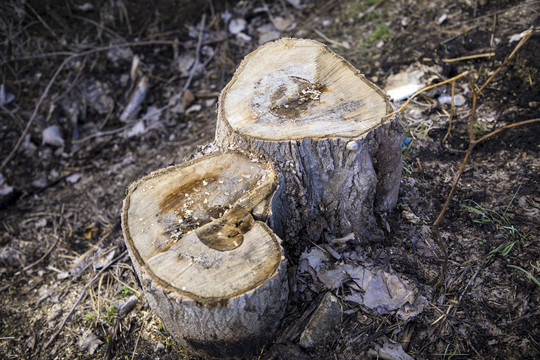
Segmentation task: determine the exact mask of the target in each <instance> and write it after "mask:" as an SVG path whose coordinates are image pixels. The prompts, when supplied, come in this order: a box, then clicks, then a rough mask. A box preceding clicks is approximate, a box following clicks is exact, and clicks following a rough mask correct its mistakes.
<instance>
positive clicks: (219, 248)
mask: <svg viewBox="0 0 540 360" xmlns="http://www.w3.org/2000/svg"><path fill="white" fill-rule="evenodd" d="M276 183H277V177H276V173H275V171H274V169H273V167H272V166H271V165H270V164H265V163H262V162H260V161H259V160H258V159H257V158H250V157H248V156H247V155H243V154H241V153H238V152H226V153H214V154H212V155H208V156H204V157H201V158H198V159H196V160H193V161H191V162H189V163H186V164H182V165H179V166H173V167H169V168H166V169H162V170H159V171H156V172H153V173H151V174H150V175H148V176H146V177H144V178H142V179H141V180H139V181H137V182H136V183H134V184H133V185H131V187H130V188H129V190H128V194H127V197H126V199H125V201H124V208H123V215H122V228H123V232H124V237H125V241H126V244H127V248H128V250H129V253H130V256H131V259H132V262H133V265H134V268H135V270H136V272H137V274H138V276H139V279H140V280H141V283H142V286H143V288H144V291H145V294H146V298H147V299H148V302H149V304H150V307H151V308H152V310H153V311H154V312H155V313H156V314H157V315H158V316H159V317H160V318H161V320H162V322H163V325H164V326H165V328H166V329H167V330H168V331H169V332H170V333H171V334H172V335H173V336H174V337H175V338H176V339H177V340H178V341H179V342H180V343H181V344H182V345H183V346H185V347H186V348H187V349H188V350H190V351H191V352H192V353H195V354H197V355H199V356H202V357H203V358H214V357H217V358H234V357H238V356H243V355H244V354H246V353H254V352H257V351H259V350H260V349H261V347H262V346H263V345H264V344H265V343H266V342H267V341H268V340H269V339H270V338H271V337H272V335H273V333H274V332H275V330H276V328H277V326H278V325H279V322H280V320H281V317H282V316H283V313H284V311H285V307H286V305H287V298H288V284H287V279H286V262H285V258H284V256H283V251H282V247H281V244H280V240H279V238H278V237H277V236H276V235H274V233H273V232H272V230H270V228H269V227H268V226H267V225H266V224H265V223H263V222H261V221H258V220H257V218H264V217H265V216H268V213H269V200H270V198H271V196H272V194H273V192H274V189H275V187H276Z"/></svg>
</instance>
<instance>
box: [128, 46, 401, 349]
mask: <svg viewBox="0 0 540 360" xmlns="http://www.w3.org/2000/svg"><path fill="white" fill-rule="evenodd" d="M392 112H393V107H392V104H391V103H390V101H389V98H388V96H386V95H385V94H384V93H383V92H382V91H380V90H379V89H378V88H377V87H376V86H375V85H373V84H372V83H371V82H369V81H368V80H366V79H365V78H364V76H362V75H361V74H360V73H359V72H358V71H357V70H356V69H354V67H352V66H351V65H350V64H349V63H348V62H347V61H345V60H344V59H343V58H341V57H339V56H338V55H336V54H334V53H333V52H332V51H330V50H329V49H328V48H327V47H326V46H324V45H322V44H320V43H318V42H316V41H312V40H297V39H281V40H278V41H276V42H273V43H269V44H266V45H264V46H262V47H260V48H259V49H257V50H256V51H255V52H253V53H251V54H250V55H248V56H247V57H246V58H245V59H244V60H243V61H242V63H241V64H240V67H239V68H238V70H237V71H236V73H235V75H234V77H233V79H232V81H231V82H230V83H229V84H228V85H227V86H226V87H225V89H224V90H223V92H222V93H221V96H220V102H219V110H218V124H217V130H216V140H215V144H216V145H217V149H218V152H216V153H214V154H211V155H207V156H203V157H200V158H198V159H196V160H193V161H190V162H188V163H186V164H183V165H179V166H174V167H170V168H166V169H163V170H159V171H156V172H154V173H152V174H150V175H148V176H146V177H144V178H143V179H141V180H139V181H137V182H136V183H135V184H133V185H132V186H131V187H130V189H129V191H128V194H127V197H126V199H125V201H124V209H123V214H122V228H123V231H124V237H125V240H126V244H127V248H128V250H129V252H130V256H131V259H132V261H133V265H134V268H135V270H136V272H137V274H138V276H139V279H140V280H141V283H142V285H143V288H144V291H145V293H146V297H147V299H148V302H149V304H150V306H151V307H152V309H153V310H154V312H155V313H156V314H157V315H158V316H159V317H160V318H161V320H162V321H163V324H164V325H165V327H166V328H167V330H168V331H169V332H170V333H171V334H172V335H173V336H174V337H175V338H176V339H177V340H178V341H179V342H180V343H181V344H182V345H184V346H185V347H186V348H188V349H189V350H190V351H191V352H193V353H195V354H197V355H200V356H202V357H204V358H214V357H222V358H234V357H241V356H243V355H245V354H249V353H254V352H255V351H258V350H260V348H261V347H262V346H263V345H264V344H265V343H266V342H267V341H268V340H269V339H270V338H271V337H272V335H273V333H274V331H275V330H276V329H277V327H278V326H279V322H280V320H281V318H282V316H283V313H284V311H285V308H286V303H287V297H288V284H287V279H286V263H285V258H284V255H283V249H282V247H281V242H280V239H279V238H278V236H280V237H282V238H284V239H285V240H286V242H288V248H289V249H290V250H291V251H292V252H293V253H292V254H291V255H299V252H301V251H302V250H303V248H304V246H305V245H308V244H309V243H310V242H317V241H319V240H320V238H321V235H322V234H323V232H326V233H328V235H331V236H344V235H347V234H349V233H350V232H351V231H353V232H354V233H355V234H356V237H357V238H359V239H365V240H376V239H379V238H381V237H382V234H383V232H382V230H381V229H380V228H379V227H378V225H377V220H376V212H378V211H387V210H389V209H391V208H392V207H394V206H395V204H396V201H397V196H398V189H399V181H400V177H401V137H402V128H401V125H400V124H399V123H398V118H397V115H393V114H392ZM240 151H242V152H240ZM246 154H249V155H246ZM261 220H262V221H261ZM265 222H268V223H269V224H270V228H269V227H268V226H267V225H266V224H265ZM274 232H275V233H276V234H277V235H278V236H276V235H275V234H274Z"/></svg>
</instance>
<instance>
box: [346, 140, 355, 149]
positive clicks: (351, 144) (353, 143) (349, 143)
mask: <svg viewBox="0 0 540 360" xmlns="http://www.w3.org/2000/svg"><path fill="white" fill-rule="evenodd" d="M347 150H350V151H356V150H358V143H357V142H356V141H349V142H348V143H347Z"/></svg>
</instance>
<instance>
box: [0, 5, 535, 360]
mask: <svg viewBox="0 0 540 360" xmlns="http://www.w3.org/2000/svg"><path fill="white" fill-rule="evenodd" d="M165 3H167V4H161V5H159V6H153V5H151V2H147V1H142V0H140V1H139V0H137V1H129V2H128V1H125V2H122V1H118V2H108V1H107V2H103V4H102V6H97V5H95V4H93V3H91V2H88V3H85V2H83V1H76V2H75V1H71V2H64V1H54V0H48V1H27V2H25V3H23V2H20V1H16V0H10V1H6V2H2V4H0V14H2V15H0V34H1V35H2V36H0V75H1V80H0V83H2V88H1V91H0V104H1V106H0V114H1V115H0V161H2V163H1V164H0V166H1V168H0V174H1V176H0V304H1V305H0V358H2V359H98V358H99V359H157V358H159V359H178V358H181V359H189V358H190V357H189V354H186V352H185V350H183V349H182V348H181V347H179V346H178V345H177V344H176V343H175V342H174V340H173V339H172V338H171V337H169V336H168V334H167V332H166V331H165V329H163V327H162V325H161V322H160V321H159V319H158V318H157V317H156V316H155V315H154V314H153V313H152V311H151V310H150V309H149V307H148V304H147V303H146V301H145V299H144V296H143V294H142V290H141V288H140V284H139V283H138V280H137V278H136V276H135V274H134V272H133V269H132V267H131V262H130V259H129V257H128V256H127V254H126V253H125V245H124V243H123V239H122V233H121V230H120V213H121V206H122V200H123V198H124V196H125V190H126V189H127V187H128V185H129V184H130V183H131V182H133V181H135V180H136V179H138V178H140V177H142V176H144V175H145V174H148V173H149V172H151V171H152V170H156V169H159V168H162V167H165V166H167V165H172V164H178V163H181V162H182V161H184V160H185V159H189V157H190V154H193V153H194V152H195V151H197V148H198V147H200V146H203V145H205V144H208V143H209V142H210V141H212V139H213V136H214V130H215V120H216V101H217V97H218V95H219V92H220V90H221V89H222V88H223V87H224V86H225V84H226V83H227V82H228V81H229V80H230V78H231V76H232V73H233V72H234V69H235V67H236V66H237V65H238V64H239V62H240V60H241V59H242V58H243V57H244V56H245V55H247V54H248V53H249V52H251V51H253V50H254V49H255V48H256V47H257V46H258V44H259V43H260V42H261V43H262V42H265V41H268V40H273V39H276V38H278V37H284V36H288V37H304V38H311V39H315V40H318V41H321V42H323V43H325V44H327V45H329V46H330V47H331V48H332V49H333V50H334V51H335V52H337V53H338V54H340V55H341V56H343V57H344V58H346V59H347V60H349V61H350V62H351V63H352V64H353V65H354V66H355V67H356V68H358V69H359V70H360V71H362V72H363V73H364V74H365V75H366V77H367V78H368V79H370V80H371V81H373V82H374V83H376V84H378V85H379V86H380V87H381V88H386V89H387V90H388V89H390V88H392V87H393V85H392V84H393V81H397V80H396V77H395V75H396V74H401V77H405V75H406V74H408V75H409V78H407V79H408V80H407V81H406V83H411V82H417V83H418V84H420V86H428V85H434V84H437V83H439V82H442V81H444V80H446V79H449V78H452V77H454V76H458V75H460V74H462V73H463V72H465V71H468V72H469V73H468V74H469V75H468V76H464V77H461V78H459V79H458V80H457V81H456V82H455V89H454V91H455V97H454V102H455V107H454V109H453V111H452V107H451V105H450V101H449V100H448V101H446V100H445V97H446V99H448V98H451V96H449V95H450V94H451V92H452V86H451V84H450V83H449V84H446V85H442V86H439V87H435V88H433V89H431V90H428V91H426V92H424V93H422V94H420V95H419V96H417V97H415V98H414V100H413V101H412V102H411V103H410V105H409V106H408V107H407V108H406V109H405V110H404V112H403V122H404V126H405V128H406V130H405V133H406V135H405V136H406V139H405V140H404V145H403V155H404V164H403V169H404V171H403V179H402V182H401V190H400V198H399V202H398V206H397V208H396V209H394V210H393V211H391V212H389V213H388V214H382V215H381V219H380V220H381V226H382V227H384V228H385V229H386V237H385V241H384V242H383V243H369V244H366V243H361V242H360V241H358V239H354V238H351V239H349V240H347V241H343V242H341V243H340V244H341V245H340V247H339V248H338V249H335V250H336V252H337V254H338V255H340V254H341V255H343V256H345V257H344V258H342V259H337V258H336V257H335V256H333V257H332V256H328V257H327V259H326V260H325V262H324V264H323V267H322V269H323V270H325V269H326V270H327V269H332V268H336V267H339V266H341V265H343V263H344V262H346V260H345V259H346V258H347V259H348V258H350V257H351V256H353V255H354V256H357V257H362V258H364V259H365V261H366V262H369V263H372V264H377V266H380V267H382V268H385V269H387V270H388V271H390V269H392V270H393V271H395V273H397V274H399V275H400V276H402V277H403V278H406V279H407V280H408V281H410V282H411V283H413V284H415V286H416V287H417V288H418V289H419V293H420V294H421V295H422V296H424V297H425V298H426V299H427V305H426V306H425V308H424V310H423V311H422V312H421V313H420V314H418V315H416V316H414V317H411V318H409V319H407V320H403V319H402V318H400V317H398V316H395V314H384V315H381V314H378V313H376V312H373V311H371V310H370V309H368V308H366V307H365V306H364V305H361V304H359V303H355V302H354V301H349V300H345V298H346V297H347V298H348V299H351V297H350V295H351V290H350V287H349V286H346V285H343V286H340V287H338V288H337V289H333V290H332V293H333V294H334V295H335V296H336V297H337V298H338V299H339V302H340V306H341V309H342V318H341V321H340V322H339V324H338V326H337V327H335V329H333V330H332V331H330V332H329V333H328V334H327V336H326V337H325V339H324V340H323V341H321V342H319V343H317V344H315V346H314V347H312V348H307V349H306V348H302V347H300V346H299V345H298V343H299V336H300V333H301V332H302V331H303V329H304V328H305V326H306V320H307V318H308V316H309V314H310V313H311V312H312V311H313V310H314V308H315V307H316V306H317V305H318V303H319V302H320V300H321V299H322V298H323V295H324V294H325V293H327V292H328V291H329V290H328V288H327V287H326V286H325V285H324V283H323V282H321V281H320V278H319V277H318V276H319V274H317V272H316V271H315V269H311V270H313V271H311V272H309V273H306V272H302V271H301V269H302V268H303V267H302V266H299V265H301V264H299V263H300V262H301V261H300V258H299V257H298V256H297V255H293V254H301V253H303V252H306V253H307V251H309V250H310V249H288V250H289V259H288V260H289V263H290V265H291V271H290V282H291V284H293V287H292V289H291V296H290V302H289V307H288V310H287V313H286V315H285V319H284V321H283V324H282V326H281V328H280V329H279V331H278V334H277V340H276V344H273V345H272V346H269V347H268V348H266V349H264V352H263V353H262V354H261V355H260V356H259V357H257V358H261V359H310V358H313V359H366V358H370V357H373V358H376V357H377V354H376V352H374V349H377V348H380V347H381V346H383V347H384V344H389V343H395V344H399V345H400V346H401V348H402V349H403V351H404V353H405V352H406V353H407V354H408V355H409V356H411V357H412V358H415V359H437V358H451V357H454V358H472V359H484V358H488V359H493V358H497V359H537V358H539V357H540V327H539V326H538V324H539V323H540V304H539V295H540V260H539V259H540V243H539V230H540V192H539V179H540V175H539V174H540V157H539V150H540V131H539V130H540V126H539V123H538V122H531V123H528V124H524V125H520V126H517V127H513V128H509V129H505V130H503V131H501V132H500V133H497V134H496V135H494V136H491V137H489V138H487V139H486V140H484V141H482V142H480V143H479V144H477V145H476V146H475V147H474V149H473V151H472V154H471V156H470V158H469V161H468V163H467V164H466V165H465V168H464V171H463V173H462V176H461V179H460V180H459V182H458V184H457V186H456V188H455V192H454V193H453V195H452V196H451V199H450V202H449V206H448V209H447V211H446V212H445V214H444V216H443V217H442V219H441V220H440V222H439V224H438V227H437V229H438V235H437V231H436V228H434V227H433V226H432V224H433V223H434V222H435V220H436V219H437V216H438V215H439V213H440V211H441V210H442V209H443V206H444V203H445V201H446V200H447V196H448V194H449V193H450V190H451V188H452V183H453V182H454V179H455V178H456V175H457V174H458V170H459V167H460V164H461V162H462V160H463V158H464V157H465V153H466V150H467V148H468V145H469V134H468V132H467V126H468V125H467V124H468V122H469V120H470V117H471V113H472V112H473V101H472V100H473V91H472V88H471V82H472V84H474V86H475V87H476V90H479V88H480V87H481V86H482V85H483V84H484V83H485V82H486V80H488V78H489V77H490V76H491V75H492V74H493V73H494V72H495V71H496V70H497V69H499V68H500V66H501V65H502V64H503V61H504V60H505V59H506V58H507V57H508V56H510V55H511V53H512V51H513V50H514V49H516V46H517V45H518V44H521V46H520V48H519V49H518V50H517V52H515V53H514V54H513V55H512V57H511V58H510V60H509V61H507V62H506V63H505V64H504V66H503V67H502V68H501V69H500V71H499V72H498V73H496V74H495V76H494V77H493V79H492V80H491V81H490V82H489V83H488V84H487V86H486V87H485V88H483V89H482V91H481V92H480V93H479V95H478V99H477V103H476V109H475V110H476V121H475V122H474V124H473V127H472V132H473V133H474V134H475V136H476V138H481V137H482V136H484V135H486V134H488V133H489V132H490V131H493V130H495V129H498V128H502V127H504V126H507V125H510V124H514V123H518V122H521V121H525V120H532V119H538V118H539V117H540V91H539V89H540V85H539V82H540V32H539V28H538V27H539V26H540V21H539V19H540V18H539V16H540V11H539V10H540V6H539V4H540V3H539V2H538V1H531V0H527V1H497V2H496V3H495V2H493V3H492V2H488V1H483V0H478V1H473V0H460V1H457V2H447V1H439V0H435V1H432V0H425V1H421V2H412V1H407V0H397V1H389V0H387V1H384V0H381V1H355V0H342V1H312V0H297V1H292V0H290V1H285V0H282V1H266V2H247V1H238V2H236V1H227V2H223V3H222V2H220V1H212V0H209V1H190V2H187V1H180V2H173V1H169V2H165ZM184 3H186V4H184ZM111 4H113V5H111ZM203 14H204V16H203ZM231 22H232V23H231ZM201 28H203V29H204V32H203V33H202V34H201V32H200V29H201ZM527 30H530V32H529V33H524V32H526V31H527ZM237 32H241V34H233V33H237ZM520 34H521V35H520ZM527 34H531V35H530V37H528V38H527V39H526V41H523V42H522V43H520V40H522V39H524V36H527ZM194 61H195V62H196V64H197V65H196V66H195V67H193V66H192V64H193V62H194ZM143 77H145V78H146V80H145V81H147V84H148V87H147V91H146V96H145V98H144V100H143V101H142V103H141V105H140V108H139V110H138V111H137V112H136V113H135V114H134V115H133V116H131V118H129V117H126V118H127V119H124V120H122V117H123V116H122V112H123V111H124V109H125V107H126V105H127V104H128V103H129V101H130V96H132V94H133V93H134V92H135V90H136V87H137V84H141V79H143ZM469 79H470V81H471V82H469ZM398 80H399V79H398ZM183 89H187V91H186V92H184V93H183ZM445 94H446V95H445ZM177 95H178V96H177ZM175 96H176V97H175ZM403 103H404V101H400V102H396V106H397V107H399V106H401V105H402V104H403ZM153 111H154V113H153V114H152V112H153ZM452 113H453V114H452ZM450 114H452V128H451V130H450V132H449V133H448V136H446V135H447V132H448V127H449V117H450ZM536 121H538V120H536ZM27 126H28V128H27V129H25V128H26V127H27ZM445 136H446V138H445ZM19 139H20V140H21V141H20V143H18V141H19ZM13 149H16V152H12V150H13ZM326 240H328V239H320V240H318V241H317V242H318V244H317V245H321V244H323V243H324V242H325V241H326ZM333 240H335V239H333ZM313 246H315V244H313ZM297 269H298V270H297ZM295 270H297V271H295ZM136 299H137V300H136ZM79 300H80V301H79ZM135 301H136V302H135ZM126 304H127V305H126ZM131 306H133V307H132V308H131ZM396 346H397V345H396ZM379 357H380V355H379ZM390 358H394V359H398V358H400V357H399V356H398V355H395V356H394V357H390ZM402 358H403V357H402Z"/></svg>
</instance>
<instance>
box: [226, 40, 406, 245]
mask: <svg viewBox="0 0 540 360" xmlns="http://www.w3.org/2000/svg"><path fill="white" fill-rule="evenodd" d="M393 110H394V109H393V106H392V104H391V103H390V100H389V97H388V96H387V95H386V94H384V93H383V92H382V91H381V90H379V89H378V88H377V87H376V86H375V85H374V84H372V83H371V82H370V81H368V80H367V79H366V78H365V77H364V76H363V75H362V74H360V72H359V71H358V70H356V69H355V68H354V67H353V66H352V65H351V64H349V63H348V62H347V61H346V60H344V59H343V58H342V57H340V56H338V55H336V54H335V53H334V52H332V51H331V50H330V49H329V48H328V47H326V46H325V45H323V44H321V43H319V42H316V41H313V40H301V39H281V40H278V41H275V42H272V43H268V44H266V45H263V46H261V47H259V48H258V49H257V50H255V51H254V52H252V53H251V54H249V55H248V56H247V57H246V58H245V59H244V60H243V61H242V63H241V64H240V66H239V68H238V69H237V71H236V73H235V75H234V77H233V79H232V80H231V82H230V83H229V84H228V85H227V86H226V87H225V89H224V90H223V92H222V93H221V96H220V102H219V110H218V124H217V130H216V144H217V145H218V146H219V147H221V148H223V149H236V148H241V149H245V150H246V151H250V152H254V153H262V154H264V155H265V156H266V157H268V158H269V159H271V160H272V161H273V162H274V163H275V165H276V168H277V169H278V171H279V172H280V173H281V174H282V175H283V178H282V179H281V181H280V190H279V193H278V195H277V196H276V199H275V201H274V202H273V209H272V214H273V216H272V218H271V221H270V224H271V226H272V228H273V230H274V231H276V233H277V234H278V235H279V236H281V237H283V238H284V239H285V241H286V242H287V243H288V244H289V245H290V244H293V243H296V244H298V243H300V244H308V243H309V242H310V241H318V240H319V239H320V237H321V235H322V234H323V233H324V232H326V233H328V235H330V236H343V235H346V234H349V233H350V232H351V231H354V232H355V234H356V235H357V238H359V239H365V240H378V239H380V238H381V237H382V235H383V232H382V230H381V229H380V228H379V226H378V224H377V220H376V216H375V214H376V212H383V211H387V210H390V209H391V208H393V207H394V206H395V204H396V201H397V197H398V191H399V181H400V178H401V141H402V132H403V129H402V126H401V125H400V124H399V123H398V118H397V115H390V114H391V113H392V112H393ZM296 249H298V250H300V251H301V250H303V246H296Z"/></svg>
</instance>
